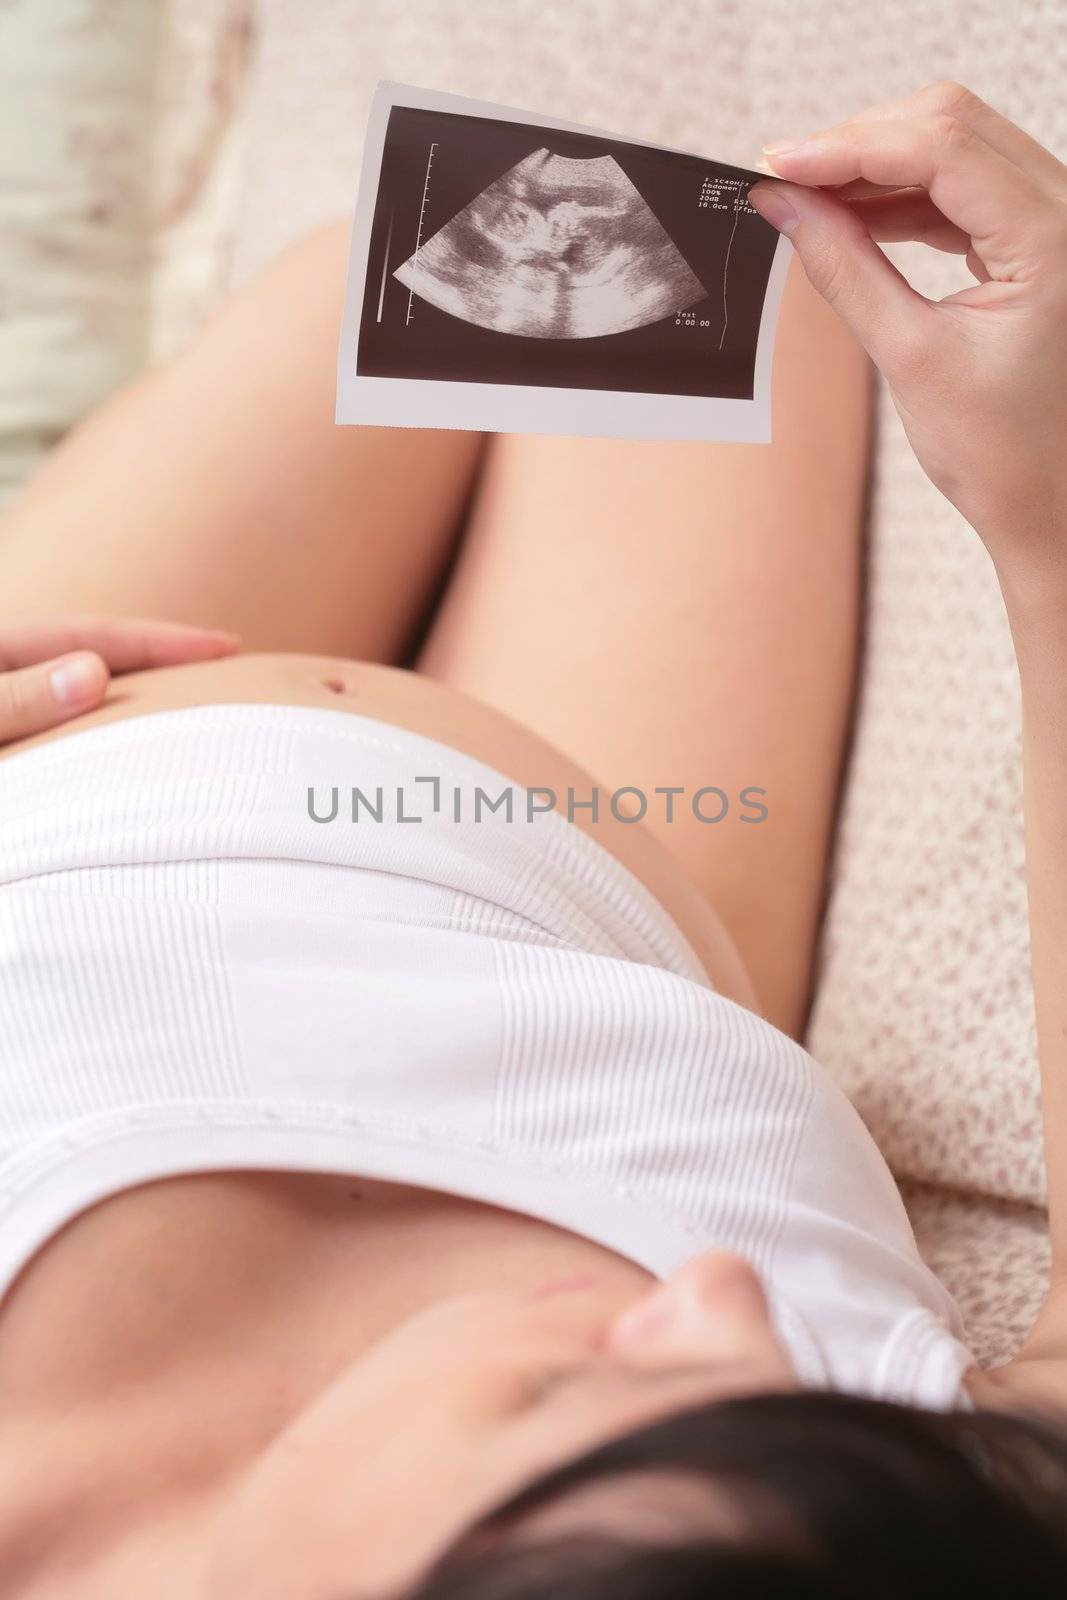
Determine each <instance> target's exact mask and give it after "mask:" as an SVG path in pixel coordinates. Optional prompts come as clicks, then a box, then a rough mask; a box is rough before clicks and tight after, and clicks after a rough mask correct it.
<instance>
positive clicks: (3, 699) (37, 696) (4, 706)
mask: <svg viewBox="0 0 1067 1600" xmlns="http://www.w3.org/2000/svg"><path fill="white" fill-rule="evenodd" d="M109 681H110V673H109V672H108V669H107V667H106V666H105V665H104V662H103V661H102V660H101V658H100V657H99V656H98V655H94V654H93V652H92V651H91V650H76V651H74V652H73V653H72V654H70V655H65V656H58V657H57V658H56V659H55V660H54V661H42V662H41V663H40V664H39V665H37V666H33V667H23V668H21V669H20V670H19V671H17V672H3V673H0V744H6V743H8V742H9V741H10V740H12V739H25V738H28V737H29V736H30V735H31V734H34V733H44V732H45V730H46V729H48V728H54V727H56V726H58V724H59V723H61V722H66V721H68V719H69V718H71V717H74V716H77V715H78V713H79V712H81V711H88V710H90V709H91V708H92V707H93V706H95V705H98V704H99V703H100V701H101V700H102V699H103V698H104V695H105V693H106V691H107V686H108V682H109Z"/></svg>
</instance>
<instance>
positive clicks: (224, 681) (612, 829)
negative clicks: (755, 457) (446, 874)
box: [0, 654, 756, 1007]
mask: <svg viewBox="0 0 1067 1600" xmlns="http://www.w3.org/2000/svg"><path fill="white" fill-rule="evenodd" d="M236 702H241V703H246V702H247V703H258V704H273V705H304V706H323V707H326V708H328V709H329V710H331V711H351V712H354V713H357V714H359V715H361V716H366V717H377V718H380V719H381V720H382V721H383V722H388V723H393V724H395V725H397V726H400V727H404V728H410V729H412V730H414V731H415V732H417V733H423V734H426V735H427V736H428V737H430V738H432V739H438V740H440V741H441V742H442V743H444V744H447V745H451V746H453V747H454V748H455V749H457V750H462V751H463V752H464V753H465V754H467V755H469V756H473V757H474V758H475V759H476V760H479V761H482V762H484V763H485V764H486V765H487V766H491V767H495V768H496V769H497V770H498V771H500V772H502V773H504V774H505V776H507V777H509V778H511V779H513V780H514V781H516V782H517V783H519V784H522V785H524V786H526V787H528V788H535V787H541V788H546V789H551V790H552V791H553V793H555V794H556V795H557V797H558V799H559V809H560V810H561V811H563V812H566V805H567V792H568V789H572V790H573V791H574V794H575V797H576V799H577V800H579V801H580V800H582V799H585V798H587V797H588V796H589V794H590V792H591V789H592V787H593V785H594V782H595V780H594V778H593V777H592V776H591V775H590V774H589V773H588V772H586V771H584V770H583V769H582V768H581V767H580V766H578V765H576V764H575V763H574V762H573V761H571V760H570V758H569V757H567V756H566V755H564V754H563V753H562V752H561V751H559V750H557V749H556V748H555V747H554V746H552V745H550V744H547V743H546V742H545V741H544V740H543V739H540V738H538V736H537V735H536V734H534V733H532V732H531V731H530V729H528V728H526V727H524V726H522V725H521V724H520V723H517V722H513V721H512V720H511V718H510V717H506V716H504V715H503V713H502V712H499V711H496V710H495V709H492V708H491V707H489V706H486V705H484V704H483V703H482V702H481V701H478V700H472V699H471V698H470V697H469V696H468V695H465V694H461V693H460V692H459V691H458V690H456V689H452V688H450V687H449V686H448V685H447V684H442V683H439V682H437V681H435V680H433V679H431V678H425V677H422V676H421V675H420V674H418V673H414V672H407V671H403V670H401V669H400V668H397V667H387V666H382V665H381V664H380V663H378V662H370V661H349V660H346V659H345V658H343V657H340V656H310V655H281V654H269V655H266V654H265V655H245V656H233V657H230V658H228V659H226V660H222V661H206V662H199V663H197V664H195V665H191V666H183V667H163V668H156V669H155V670H153V671H151V672H133V673H129V674H127V675H126V676H125V677H122V678H119V679H117V680H116V681H115V682H114V683H113V684H112V687H111V691H110V693H109V695H108V698H107V700H106V701H105V703H104V704H103V705H102V706H101V707H99V709H98V710H96V711H91V712H89V713H88V715H86V716H82V717H78V718H76V719H75V720H74V721H73V722H68V723H66V724H65V725H64V726H63V727H61V728H54V729H52V730H51V731H50V732H48V733H44V734H38V735H37V736H36V737H34V738H32V739H23V740H21V741H18V742H16V743H14V744H10V745H6V746H2V747H0V759H3V758H4V757H10V756H11V755H13V754H15V753H17V752H18V751H20V750H27V749H31V748H32V747H33V746H35V745H39V744H45V743H48V742H50V741H51V740H53V739H62V738H65V737H66V736H67V735H68V734H70V733H79V732H81V731H82V730H84V729H88V728H94V727H99V726H100V725H101V724H103V723H107V722H116V721H118V720H120V719H121V718H124V717H136V716H143V715H145V714H146V713H150V712H154V711H167V710H173V709H176V708H178V707H183V706H198V705H218V704H233V703H236ZM607 801H608V793H607V792H606V791H605V789H604V786H603V785H601V805H600V809H599V814H598V817H597V820H596V821H595V822H594V821H593V820H592V819H591V817H590V814H589V812H588V811H583V810H579V809H576V810H575V811H574V812H573V816H572V820H573V821H574V823H575V825H576V826H577V827H579V828H581V829H582V831H583V832H585V833H589V834H591V835H592V836H593V837H594V838H595V839H596V840H597V842H598V843H599V844H601V845H602V846H603V847H604V848H605V849H607V850H609V851H610V852H611V853H612V855H614V856H615V857H616V858H617V859H618V860H619V861H621V862H622V863H623V865H624V866H626V867H628V868H629V870H630V871H631V872H632V873H633V874H634V875H635V877H637V878H639V879H640V880H641V882H642V883H643V884H644V885H645V887H646V888H647V889H649V890H650V891H651V893H652V894H653V895H655V897H656V899H657V900H658V901H659V902H660V904H661V905H662V906H663V907H664V909H665V910H666V911H667V912H668V913H669V914H670V916H672V917H673V918H674V921H675V922H676V923H677V924H678V926H679V927H680V928H681V930H682V932H683V933H684V934H685V936H686V938H687V939H688V940H689V942H690V944H691V945H692V947H693V949H694V950H695V952H696V954H697V955H698V956H699V958H700V960H701V962H702V963H703V965H704V968H705V970H706V971H707V973H708V976H709V978H710V980H711V983H712V986H713V987H714V988H715V989H717V990H718V991H719V992H720V993H721V994H725V995H728V996H729V997H730V998H731V999H734V1000H737V1001H739V1002H740V1003H741V1004H742V1005H746V1006H750V1007H755V1004H756V1001H755V996H754V993H753V990H752V984H751V980H750V979H749V976H748V973H747V971H746V969H745V967H744V964H743V962H742V960H741V957H740V955H739V954H738V951H737V947H736V945H735V944H734V942H733V940H732V939H731V937H730V935H729V934H728V932H727V931H726V928H725V926H724V924H723V922H722V920H721V918H720V917H719V916H718V915H717V914H716V912H715V910H714V908H713V907H712V906H711V905H710V904H709V903H708V901H707V900H706V899H705V897H704V896H703V895H702V894H701V893H700V892H699V891H698V890H697V889H696V888H695V886H694V885H693V883H692V882H691V880H690V879H689V877H688V876H687V874H686V873H685V871H684V870H683V868H682V867H681V866H680V865H679V864H678V863H677V862H676V861H675V859H674V858H673V856H672V855H671V854H670V852H669V851H668V850H667V849H666V847H665V846H664V845H663V844H662V843H661V842H660V841H659V840H658V839H657V838H656V837H655V836H654V834H652V833H651V832H650V831H649V829H648V828H646V827H645V825H644V824H643V823H640V822H627V821H620V820H619V818H617V817H616V816H615V815H613V813H612V810H611V807H610V805H609V804H608V803H607Z"/></svg>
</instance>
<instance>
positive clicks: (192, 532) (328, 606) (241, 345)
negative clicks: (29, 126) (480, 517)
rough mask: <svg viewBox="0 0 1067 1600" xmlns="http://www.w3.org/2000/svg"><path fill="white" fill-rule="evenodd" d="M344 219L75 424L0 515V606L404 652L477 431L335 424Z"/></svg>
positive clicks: (457, 517) (251, 643)
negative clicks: (140, 618) (177, 351)
mask: <svg viewBox="0 0 1067 1600" xmlns="http://www.w3.org/2000/svg"><path fill="white" fill-rule="evenodd" d="M348 234H349V226H348V224H347V223H342V224H337V225H332V226H330V227H328V228H324V229H321V230H319V231H318V232H316V233H315V234H312V235H310V236H308V237H307V238H305V239H303V240H301V241H299V242H298V243H297V244H295V245H293V246H291V247H290V248H289V249H288V250H286V251H285V252H284V253H283V254H282V255H281V256H279V257H278V258H277V260H276V261H275V262H273V263H272V264H271V265H270V266H268V267H267V268H266V269H265V270H264V271H263V272H262V273H260V274H259V275H258V277H257V278H256V279H255V280H254V281H252V282H251V283H249V284H248V285H246V286H245V287H244V288H243V289H241V290H240V291H239V292H238V293H237V294H235V295H234V296H232V297H231V298H230V299H229V300H228V301H227V302H226V304H225V305H224V306H223V307H221V308H220V310H219V311H218V312H217V313H216V315H215V316H214V317H213V319H212V320H211V321H210V322H209V323H208V324H207V325H206V326H205V328H204V329H203V330H202V331H201V333H200V334H199V336H198V337H197V338H196V339H195V341H194V342H193V343H192V344H191V346H190V347H189V348H188V350H187V351H185V352H184V353H183V354H182V355H180V356H179V357H178V358H177V359H176V360H175V361H173V362H171V363H169V364H168V365H166V366H165V367H163V368H160V369H159V370H157V371H155V372H152V373H150V374H148V375H146V376H145V377H143V378H140V379H138V380H137V381H136V382H135V383H133V384H131V385H130V386H129V387H128V388H127V389H126V390H124V391H123V392H122V393H121V394H120V395H118V396H117V397H116V398H115V399H114V400H112V401H110V402H109V403H108V404H106V405H105V406H104V407H102V408H101V410H100V411H99V412H97V413H96V414H95V415H94V416H93V417H91V418H90V419H89V420H88V421H86V422H85V423H84V424H83V425H82V426H81V427H79V428H78V429H77V430H75V432H74V433H72V434H71V435H70V436H69V437H68V439H66V440H65V441H64V443H63V444H62V445H61V446H60V447H59V448H58V449H57V450H56V451H55V453H54V454H53V455H52V456H51V457H50V459H49V460H48V461H47V462H46V463H45V465H44V467H43V468H42V469H41V471H40V472H39V473H38V474H37V475H36V477H35V478H34V479H33V480H32V481H31V483H30V484H29V485H28V486H27V487H26V489H24V490H23V492H22V493H21V494H20V495H19V496H18V497H16V499H15V500H14V501H13V502H11V504H10V505H9V506H8V507H7V508H6V510H5V513H4V515H3V517H2V518H0V610H2V611H4V612H10V613H13V614H17V615H19V616H22V617H34V616H41V615H44V614H47V613H50V612H56V611H60V610H63V611H66V610H77V611H100V612H108V613H128V614H131V615H147V616H155V617H161V618H168V619H172V620H174V621H183V622H196V623H202V624H205V625H209V626H213V627H222V628H231V629H234V630H236V631H238V632H239V633H241V634H242V636H243V640H244V644H245V646H246V647H247V648H248V649H250V650H267V649H270V650H307V651H313V652H317V653H322V654H331V653H338V654H345V655H351V656H361V657H364V658H365V659H368V660H379V661H389V662H393V661H397V660H399V659H401V657H402V656H403V654H404V652H405V650H406V649H407V648H408V645H409V643H410V642H411V638H412V634H413V632H414V631H415V630H416V628H417V627H418V625H419V624H420V623H421V621H422V618H423V613H424V611H425V609H426V607H427V604H428V603H429V601H430V600H431V599H432V596H433V594H434V592H435V586H436V585H437V584H438V582H439V580H440V577H441V574H442V572H443V571H444V568H445V565H446V563H447V560H448V558H449V555H450V553H451V548H452V544H453V541H454V538H455V536H456V533H457V530H458V526H459V523H460V521H461V519H462V512H463V509H464V506H465V503H466V500H467V497H468V495H469V493H470V488H471V484H472V482H473V478H474V474H475V470H476V466H477V462H478V458H479V455H480V452H481V449H482V446H483V443H484V439H483V436H482V435H481V434H478V433H460V432H453V431H450V430H437V429H425V430H423V429H419V430H411V429H404V428H353V427H337V426H336V425H335V424H334V420H333V412H334V382H335V363H336V355H337V338H338V330H339V327H340V317H341V301H342V292H343V284H344V272H345V261H346V256H347V247H348Z"/></svg>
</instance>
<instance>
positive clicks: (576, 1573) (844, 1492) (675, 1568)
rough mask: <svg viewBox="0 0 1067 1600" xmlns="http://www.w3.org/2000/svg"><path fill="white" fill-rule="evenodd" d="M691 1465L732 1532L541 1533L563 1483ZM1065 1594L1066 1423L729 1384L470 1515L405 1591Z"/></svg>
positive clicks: (1020, 1597) (451, 1597)
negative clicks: (730, 1388)
mask: <svg viewBox="0 0 1067 1600" xmlns="http://www.w3.org/2000/svg"><path fill="white" fill-rule="evenodd" d="M649 1471H661V1472H668V1473H684V1474H685V1475H686V1476H690V1477H691V1476H693V1475H694V1474H696V1475H698V1476H699V1477H701V1478H703V1479H704V1480H705V1481H707V1482H708V1483H709V1484H710V1485H714V1486H716V1487H717V1488H718V1489H719V1490H720V1491H723V1492H725V1493H726V1494H727V1495H728V1496H729V1498H730V1501H731V1502H732V1503H735V1504H736V1505H737V1506H738V1507H739V1508H740V1513H741V1522H742V1525H743V1527H744V1529H745V1531H744V1533H743V1534H740V1535H738V1536H737V1537H731V1538H721V1537H720V1538H714V1539H713V1538H707V1537H702V1538H699V1539H694V1538H693V1537H692V1536H690V1535H684V1536H683V1535H679V1538H678V1541H677V1542H676V1543H673V1544H667V1543H664V1542H662V1541H660V1542H655V1543H653V1542H652V1541H650V1540H648V1539H643V1540H642V1539H640V1538H631V1537H627V1536H626V1535H625V1534H622V1533H619V1534H615V1533H605V1532H601V1533H593V1532H590V1533H589V1534H582V1535H568V1536H567V1537H565V1538H561V1537H557V1538H548V1537H542V1538H540V1539H535V1538H534V1537H533V1536H531V1535H527V1536H526V1537H525V1538H524V1537H523V1534H522V1528H521V1518H522V1517H523V1515H524V1514H525V1513H527V1512H532V1511H534V1510H536V1509H538V1508H539V1507H541V1506H543V1505H545V1504H547V1503H548V1502H550V1501H553V1500H555V1499H557V1497H560V1496H563V1495H565V1494H566V1493H567V1492H568V1491H569V1490H572V1489H575V1488H577V1487H579V1486H580V1485H585V1484H591V1483H593V1482H599V1481H603V1480H604V1479H606V1478H611V1477H618V1476H624V1475H626V1474H629V1473H635V1472H639V1473H642V1474H646V1473H648V1472H649ZM1063 1594H1067V1422H1065V1423H1057V1422H1053V1421H1052V1420H1050V1419H1048V1418H1044V1417H1040V1416H1038V1415H1036V1414H1018V1413H1015V1412H1007V1411H994V1410H976V1411H926V1410H922V1409H919V1408H918V1407H914V1406H906V1405H898V1404H895V1403H893V1402H890V1401H883V1400H872V1399H865V1398H861V1397H858V1396H852V1395H844V1394H838V1393H828V1392H817V1391H807V1392H800V1393H796V1392H791V1393H788V1394H762V1395H752V1396H746V1397H744V1398H740V1399H731V1400H724V1401H718V1402H715V1403H712V1404H710V1405H704V1406H700V1407H697V1408H694V1409H692V1410H688V1411H683V1412H680V1413H678V1414H676V1415H674V1416H670V1417H667V1418H663V1419H660V1420H659V1421H657V1422H655V1423H653V1424H651V1425H650V1426H646V1427H643V1428H641V1429H639V1430H637V1431H635V1432H633V1433H629V1434H626V1435H624V1436H623V1437H622V1438H619V1439H615V1440H612V1441H610V1442H609V1443H607V1444H605V1445H601V1446H600V1447H598V1448H597V1449H595V1450H592V1451H589V1452H588V1453H586V1454H584V1455H582V1456H580V1457H579V1458H578V1459H576V1460H573V1461H569V1462H567V1463H566V1464H565V1465H563V1466H561V1467H558V1468H556V1469H554V1470H553V1471H552V1472H549V1473H547V1474H546V1475H545V1476H543V1477H541V1478H539V1479H538V1480H537V1481H536V1482H534V1483H533V1484H530V1485H527V1486H526V1487H525V1488H524V1489H522V1490H520V1491H519V1493H518V1494H516V1495H513V1496H512V1497H511V1498H510V1499H509V1500H507V1501H506V1502H504V1503H503V1504H502V1505H499V1506H497V1507H496V1508H494V1509H493V1510H492V1511H491V1512H490V1513H489V1514H488V1516H486V1517H483V1518H482V1519H481V1520H480V1521H479V1522H478V1523H477V1524H476V1525H475V1526H474V1527H472V1528H468V1529H467V1530H466V1532H465V1533H464V1534H463V1535H462V1536H461V1537H460V1539H459V1540H458V1542H457V1543H456V1544H455V1545H454V1546H453V1548H452V1549H451V1550H450V1551H449V1552H448V1553H447V1554H446V1555H445V1556H443V1557H442V1558H441V1559H440V1560H439V1561H438V1562H437V1563H436V1564H435V1566H434V1567H433V1569H432V1570H431V1571H430V1573H429V1574H428V1575H427V1576H426V1577H425V1578H424V1579H423V1580H422V1582H421V1583H420V1584H419V1585H418V1587H417V1588H416V1589H415V1590H414V1591H412V1592H411V1593H410V1594H409V1595H408V1596H407V1597H406V1600H710V1597H712V1596H713V1597H714V1600H735V1597H736V1600H739V1597H741V1596H759V1597H760V1600H777V1597H782V1600H785V1597H787V1596H788V1597H789V1600H809V1597H810V1600H817V1597H818V1600H890V1597H891V1600H933V1597H935V1596H936V1597H937V1600H946V1597H952V1596H955V1595H960V1596H963V1597H966V1600H993V1597H994V1596H996V1597H997V1600H1003V1596H1005V1595H1010V1596H1011V1597H1012V1600H1037V1597H1038V1596H1040V1597H1042V1600H1044V1597H1045V1596H1053V1595H1063Z"/></svg>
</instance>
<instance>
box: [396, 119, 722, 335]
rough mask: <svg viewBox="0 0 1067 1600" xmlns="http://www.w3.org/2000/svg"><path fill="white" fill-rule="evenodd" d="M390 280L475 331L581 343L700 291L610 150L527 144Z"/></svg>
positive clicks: (690, 300)
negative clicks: (588, 153)
mask: <svg viewBox="0 0 1067 1600" xmlns="http://www.w3.org/2000/svg"><path fill="white" fill-rule="evenodd" d="M394 277H396V278H397V279H399V281H400V282H401V283H402V284H404V285H405V286H406V287H407V288H410V289H413V290H414V291H415V293H416V294H417V295H418V296H419V297H420V299H423V300H427V301H429V302H430V304H431V305H435V306H438V307H439V308H440V309H441V310H442V311H447V312H449V313H450V314H451V315H452V316H454V317H461V318H462V319H463V320H464V321H465V322H475V323H477V324H478V325H479V327H483V328H495V329H496V330H497V331H498V332H499V333H511V334H523V335H526V336H528V337H531V338H536V339H589V338H595V337H597V336H599V335H602V334H606V333H623V332H625V330H626V329H627V328H641V327H644V326H646V325H647V324H648V323H650V322H659V321H661V320H662V319H663V318H664V317H668V316H670V315H672V314H673V313H674V312H677V311H684V310H685V309H686V308H687V307H689V306H692V305H694V304H695V303H696V302H697V301H698V300H703V299H704V298H705V296H706V295H707V290H706V289H705V287H704V285H703V284H702V283H701V281H700V279H699V278H698V277H697V275H696V273H695V272H694V271H693V269H692V267H691V266H690V265H689V263H688V262H687V261H686V259H685V257H684V256H683V255H682V253H681V251H680V250H679V249H678V248H677V246H676V245H675V244H674V242H673V240H672V239H671V237H670V235H669V234H668V233H667V231H666V229H665V228H664V227H663V225H662V223H661V222H660V221H659V220H658V218H657V217H656V215H655V213H654V212H653V211H652V209H651V207H650V206H649V205H648V203H647V202H646V201H645V200H643V199H642V197H641V195H640V194H639V193H638V191H637V189H636V188H635V187H634V185H633V184H632V183H631V181H630V179H629V178H628V177H627V176H626V174H625V172H624V171H623V170H622V168H621V167H620V166H619V163H618V162H617V161H616V160H615V157H614V156H610V155H604V156H593V157H590V158H588V159H585V160H582V159H576V158H574V157H572V156H560V155H553V154H552V153H551V152H550V151H549V150H547V149H544V148H542V149H539V150H535V151H534V152H533V153H532V154H531V155H528V156H526V157H525V158H524V159H523V160H522V161H520V162H518V163H517V164H516V165H515V166H514V167H512V168H511V169H510V170H509V171H508V172H505V173H504V174H503V176H502V177H500V178H498V179H496V181H495V182H494V183H491V184H489V186H488V187H487V188H485V189H483V190H482V192H481V194H479V195H478V196H477V197H476V198H475V199H474V200H472V201H471V202H470V204H469V205H467V206H464V208H463V210H462V211H460V212H458V213H457V215H456V216H454V217H452V218H450V220H449V221H448V222H446V223H445V224H444V226H443V227H442V228H440V229H439V230H438V231H437V232H436V233H435V234H434V235H433V237H432V238H430V239H428V240H427V241H426V243H425V244H423V245H421V246H420V247H419V249H418V250H416V251H414V252H413V253H412V254H411V256H409V258H408V259H407V261H405V262H404V263H403V264H402V265H401V266H399V267H398V268H397V269H396V271H395V273H394Z"/></svg>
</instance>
